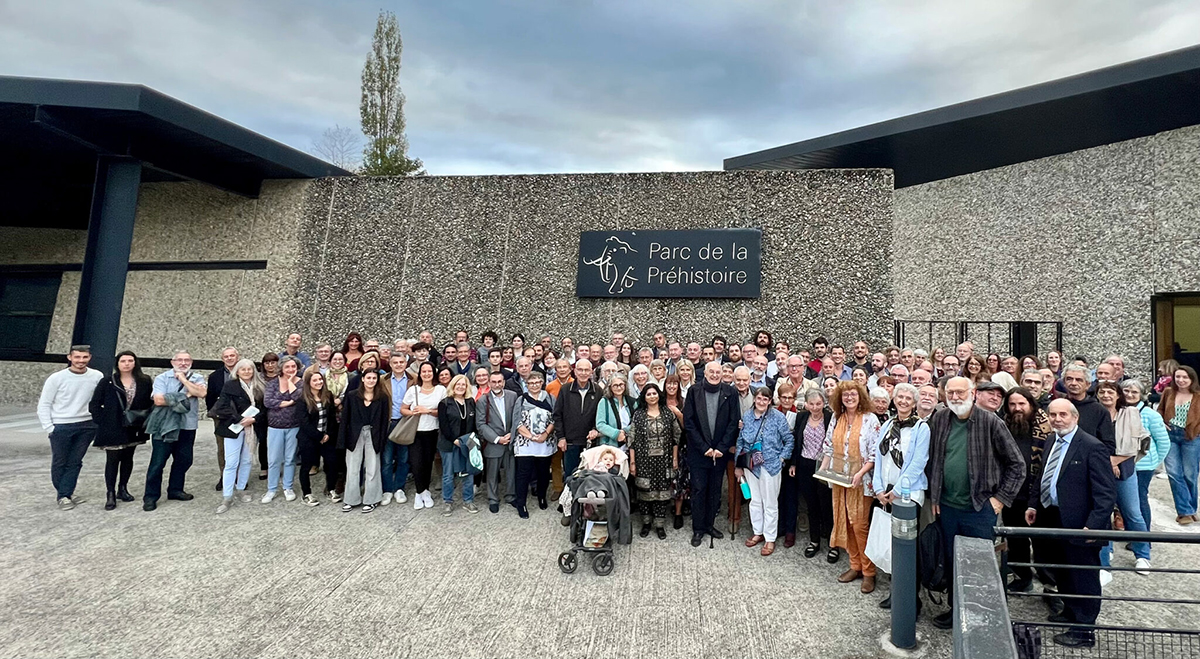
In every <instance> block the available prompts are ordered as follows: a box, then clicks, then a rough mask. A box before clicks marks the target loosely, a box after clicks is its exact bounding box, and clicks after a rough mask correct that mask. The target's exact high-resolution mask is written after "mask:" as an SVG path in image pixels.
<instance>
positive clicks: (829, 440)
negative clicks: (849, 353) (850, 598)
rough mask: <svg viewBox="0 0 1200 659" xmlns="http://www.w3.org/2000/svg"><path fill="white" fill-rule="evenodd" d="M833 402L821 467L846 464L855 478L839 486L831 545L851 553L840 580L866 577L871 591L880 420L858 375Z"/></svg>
mask: <svg viewBox="0 0 1200 659" xmlns="http://www.w3.org/2000/svg"><path fill="white" fill-rule="evenodd" d="M829 407H830V408H831V409H832V410H833V419H832V420H831V421H830V423H829V429H828V430H827V431H826V432H825V443H824V445H823V451H822V452H823V453H824V455H825V457H824V459H823V461H822V463H821V469H829V468H830V467H833V468H835V470H836V469H837V468H838V467H840V466H841V465H845V468H844V470H842V473H848V475H850V477H851V478H850V486H849V487H845V486H842V485H837V484H835V485H834V486H833V537H832V538H831V540H830V543H829V544H831V545H833V546H835V547H841V548H843V549H845V550H846V553H847V554H849V555H850V569H848V570H846V571H845V572H843V573H842V575H841V576H839V577H838V581H839V582H841V583H850V582H851V581H856V580H858V579H862V580H863V583H862V587H861V588H860V589H859V590H860V592H862V593H863V594H867V593H871V592H874V591H875V565H874V564H873V563H872V562H871V559H869V558H867V555H866V548H867V533H868V531H869V530H870V519H871V499H872V497H873V495H874V490H872V488H871V470H872V469H874V467H875V445H876V444H878V441H879V419H878V418H877V417H876V416H875V415H874V414H872V413H871V403H870V401H869V400H868V398H867V390H866V388H865V387H863V386H862V385H861V384H859V383H857V382H855V381H853V380H843V381H842V382H839V383H838V385H837V386H836V387H834V389H833V395H832V396H830V397H829ZM835 458H837V459H836V460H835ZM846 470H848V472H847V471H846Z"/></svg>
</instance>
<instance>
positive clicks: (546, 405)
mask: <svg viewBox="0 0 1200 659" xmlns="http://www.w3.org/2000/svg"><path fill="white" fill-rule="evenodd" d="M538 393H539V394H540V393H545V392H541V391H539V392H538ZM522 397H523V398H524V399H525V402H527V403H529V404H530V405H533V406H534V407H540V408H542V409H543V410H546V411H547V412H550V413H551V414H553V413H554V408H553V407H551V406H550V401H548V400H546V399H544V398H540V399H539V398H534V397H533V396H530V395H529V392H525V393H524V394H522Z"/></svg>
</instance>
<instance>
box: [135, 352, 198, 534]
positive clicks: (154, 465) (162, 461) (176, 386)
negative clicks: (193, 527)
mask: <svg viewBox="0 0 1200 659" xmlns="http://www.w3.org/2000/svg"><path fill="white" fill-rule="evenodd" d="M206 393H208V385H207V384H206V383H205V381H204V377H203V376H201V375H200V374H199V373H195V372H193V371H192V355H191V354H190V353H188V351H186V350H176V351H175V354H174V355H172V356H171V370H169V371H166V372H164V373H159V375H158V377H156V378H154V386H153V387H152V388H151V389H150V395H151V397H152V398H153V399H154V404H155V405H156V406H158V407H167V406H171V407H176V406H177V405H183V406H184V407H186V408H187V412H185V413H184V414H183V424H182V428H181V429H180V430H179V431H178V435H176V436H175V439H171V435H169V434H167V435H161V436H158V437H155V436H153V435H151V436H150V444H151V453H150V466H149V467H148V468H147V469H146V492H145V494H144V495H143V496H142V510H147V511H149V510H154V509H155V508H157V507H158V499H159V497H160V496H162V474H163V469H164V468H165V467H166V466H167V459H168V458H170V459H171V476H170V478H169V479H168V480H167V498H168V499H173V500H175V501H191V500H192V499H194V498H195V497H193V496H192V495H191V494H188V493H187V492H186V491H185V490H184V489H183V487H184V480H185V479H186V478H187V471H188V469H190V468H191V466H192V450H193V448H194V447H195V444H196V428H197V427H198V426H199V418H198V416H199V415H198V412H199V409H200V404H199V400H200V399H201V398H203V397H204V395H205V394H206ZM180 394H182V395H180ZM168 398H170V399H171V400H168ZM176 399H178V400H176ZM172 400H175V403H174V404H173V403H172Z"/></svg>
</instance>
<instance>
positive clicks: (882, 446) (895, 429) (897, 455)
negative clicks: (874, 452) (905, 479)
mask: <svg viewBox="0 0 1200 659" xmlns="http://www.w3.org/2000/svg"><path fill="white" fill-rule="evenodd" d="M917 421H919V419H918V417H917V416H916V415H915V414H914V415H910V416H909V417H908V418H907V419H900V418H896V419H893V420H892V425H891V426H890V427H889V428H888V431H887V434H886V435H884V437H883V439H882V440H880V441H879V454H880V455H888V454H891V456H892V462H894V463H896V466H897V467H899V468H901V469H903V468H904V453H903V452H901V451H900V430H901V429H903V428H911V427H913V426H915V425H917Z"/></svg>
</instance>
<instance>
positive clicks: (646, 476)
mask: <svg viewBox="0 0 1200 659" xmlns="http://www.w3.org/2000/svg"><path fill="white" fill-rule="evenodd" d="M662 402H663V401H662V392H661V391H660V390H659V388H658V385H656V384H654V383H653V382H650V383H647V384H646V388H645V389H644V390H643V391H642V395H641V397H640V401H639V404H638V407H637V409H636V410H634V413H633V418H632V420H631V421H630V424H629V425H630V438H629V475H630V476H633V477H634V484H635V485H636V486H637V498H638V501H640V502H641V510H642V530H641V533H640V534H639V535H641V536H642V537H643V538H645V537H646V536H648V535H650V527H651V525H653V526H654V529H655V531H656V532H657V533H658V537H659V539H660V540H666V539H667V531H666V529H665V528H664V525H665V524H666V521H667V510H668V509H669V506H670V502H671V498H672V496H671V479H672V477H673V476H674V473H675V470H676V469H678V468H679V437H680V435H682V434H683V433H682V432H681V430H680V426H679V420H678V418H677V417H676V416H675V413H674V412H673V411H671V410H670V409H669V408H667V407H666V406H665V405H662V404H661V403H662Z"/></svg>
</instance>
